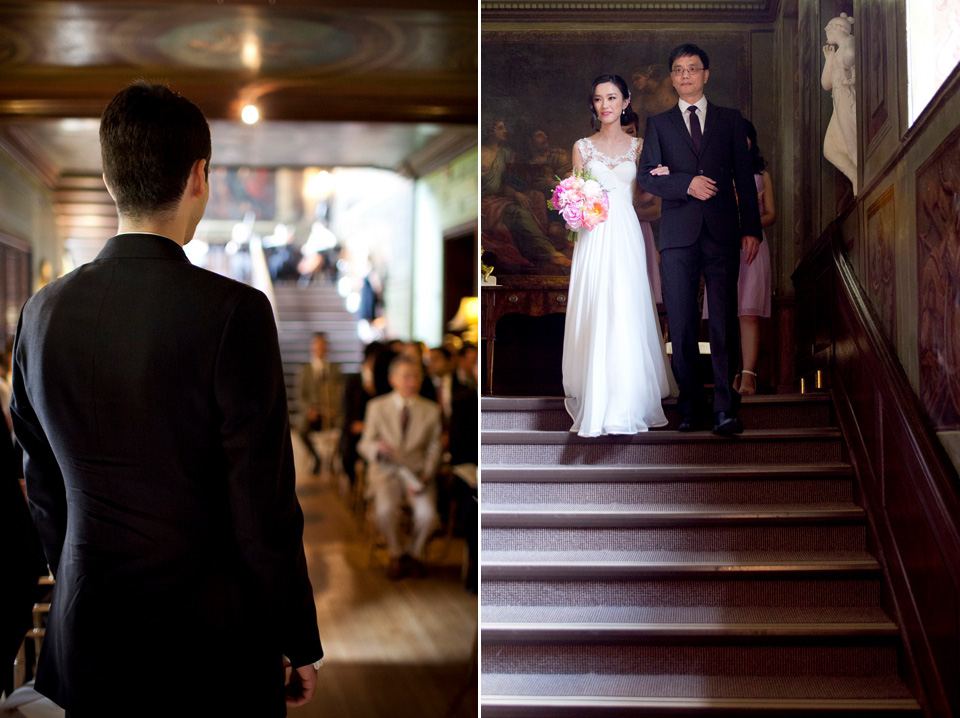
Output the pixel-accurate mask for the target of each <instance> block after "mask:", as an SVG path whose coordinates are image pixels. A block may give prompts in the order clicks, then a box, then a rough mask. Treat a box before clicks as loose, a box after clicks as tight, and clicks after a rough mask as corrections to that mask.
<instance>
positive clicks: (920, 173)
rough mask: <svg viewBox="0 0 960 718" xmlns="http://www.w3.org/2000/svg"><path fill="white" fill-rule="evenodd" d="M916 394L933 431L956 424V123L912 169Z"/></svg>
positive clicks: (959, 341)
mask: <svg viewBox="0 0 960 718" xmlns="http://www.w3.org/2000/svg"><path fill="white" fill-rule="evenodd" d="M916 188H917V189H916V192H917V199H916V215H917V225H916V232H917V234H916V240H917V279H918V288H919V296H918V302H917V305H918V306H917V310H918V315H917V323H918V326H917V349H918V358H919V369H920V371H919V387H920V397H921V399H922V400H923V404H924V406H925V407H926V409H927V412H928V413H929V415H930V418H931V420H932V421H933V425H934V427H935V428H936V429H937V430H948V429H960V376H957V373H956V369H957V367H960V312H958V311H957V304H956V296H957V293H958V292H960V263H958V261H957V256H958V253H960V236H958V232H957V227H958V226H960V208H958V206H957V200H956V198H957V196H958V194H960V127H958V128H957V129H955V130H954V131H953V132H952V133H950V135H949V136H948V137H947V138H946V139H945V140H944V141H943V142H942V143H941V144H940V146H939V147H938V148H937V149H936V150H934V151H933V153H931V155H930V157H929V158H928V159H927V160H926V161H925V162H924V163H923V164H922V165H921V166H920V167H919V168H918V169H917V172H916Z"/></svg>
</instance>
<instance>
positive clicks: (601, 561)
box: [480, 395, 920, 718]
mask: <svg viewBox="0 0 960 718" xmlns="http://www.w3.org/2000/svg"><path fill="white" fill-rule="evenodd" d="M667 414H668V417H669V418H670V419H671V426H676V423H677V419H678V417H677V415H676V408H675V406H673V405H668V407H667ZM741 416H742V417H743V420H744V423H745V425H746V427H747V430H746V431H745V432H744V434H743V435H742V436H740V437H737V438H734V439H730V438H722V437H716V436H713V435H712V434H711V433H709V432H694V433H690V434H680V433H678V432H676V431H672V430H670V429H669V428H668V429H667V430H655V431H651V432H648V433H646V434H640V435H637V436H633V437H601V438H596V439H582V438H580V437H578V436H576V435H573V434H571V433H570V432H569V427H570V419H569V417H568V416H567V414H566V412H565V411H564V410H563V405H562V401H561V400H559V399H540V398H531V399H524V398H497V397H492V398H484V399H483V401H482V420H481V421H482V424H481V426H482V432H481V460H482V462H483V464H482V466H483V474H482V488H481V507H482V508H481V521H482V523H481V526H482V529H481V594H480V596H481V715H482V716H483V717H484V718H499V717H501V716H613V715H617V716H620V715H634V714H636V715H644V716H657V715H727V716H735V715H777V716H786V715H817V716H827V715H844V716H853V715H864V716H866V715H878V714H880V715H919V714H920V707H919V705H918V703H917V701H916V700H914V698H913V696H912V695H911V692H910V690H909V689H908V687H907V684H906V683H905V681H904V679H903V676H902V675H901V672H902V666H903V664H904V660H903V655H902V646H901V641H900V634H899V631H898V628H897V626H896V625H895V624H894V622H893V621H892V620H891V618H890V616H889V615H888V614H887V612H886V611H885V610H884V608H883V596H884V578H883V574H882V572H881V568H880V565H879V563H878V562H877V560H876V558H875V557H874V556H873V555H872V554H871V553H870V547H869V546H868V544H867V535H866V517H865V514H864V512H863V509H862V508H861V507H860V506H859V505H858V504H857V503H856V500H855V491H854V475H853V471H852V468H851V466H850V464H849V463H848V462H847V461H846V460H845V458H844V447H843V441H842V437H841V435H840V433H839V430H838V429H837V428H836V427H835V426H834V423H833V421H832V406H831V403H830V399H829V397H828V396H825V395H801V396H782V395H781V396H756V397H747V398H745V400H744V404H743V407H742V409H741Z"/></svg>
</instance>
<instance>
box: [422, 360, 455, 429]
mask: <svg viewBox="0 0 960 718" xmlns="http://www.w3.org/2000/svg"><path fill="white" fill-rule="evenodd" d="M427 380H428V381H430V383H432V384H433V389H434V392H435V393H436V396H437V403H438V404H440V408H441V409H443V416H444V419H446V420H447V421H449V420H450V411H451V403H452V399H453V355H452V354H451V353H450V350H449V349H447V348H446V347H434V348H433V349H431V350H430V354H429V355H428V358H427Z"/></svg>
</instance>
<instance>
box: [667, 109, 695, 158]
mask: <svg viewBox="0 0 960 718" xmlns="http://www.w3.org/2000/svg"><path fill="white" fill-rule="evenodd" d="M667 114H668V115H669V116H670V121H671V122H672V123H673V124H674V126H675V127H676V128H677V132H679V133H680V136H681V137H682V138H683V139H684V141H685V142H686V143H687V147H689V148H690V151H691V152H693V154H694V155H696V154H697V150H696V148H695V147H694V146H693V138H692V137H691V136H690V130H688V129H687V125H686V123H685V122H684V121H683V113H682V112H680V105H674V106H673V109H672V110H670V111H669V112H668V113H667ZM700 150H701V151H703V141H702V140H701V142H700Z"/></svg>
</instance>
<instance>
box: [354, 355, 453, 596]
mask: <svg viewBox="0 0 960 718" xmlns="http://www.w3.org/2000/svg"><path fill="white" fill-rule="evenodd" d="M389 377H390V386H391V387H393V391H391V392H390V393H389V394H385V395H383V396H380V397H377V398H376V399H371V400H370V403H369V404H368V405H367V412H366V417H365V419H364V425H363V435H362V436H361V438H360V443H359V445H358V447H357V448H358V450H359V452H360V455H361V456H363V457H364V458H365V459H366V460H367V461H368V462H369V466H370V468H369V473H368V475H369V487H368V494H369V495H370V496H372V497H373V501H374V510H375V513H376V519H377V527H378V528H379V529H380V532H381V533H382V534H383V537H384V539H386V542H387V550H388V551H389V554H390V564H389V566H388V568H387V576H388V577H389V578H391V579H394V580H395V579H398V578H402V577H403V576H404V575H413V576H423V575H424V566H423V551H424V547H425V546H426V543H427V539H428V538H429V537H430V532H431V531H433V528H434V526H435V525H436V522H437V497H436V486H435V484H434V475H435V474H436V472H437V466H438V465H439V463H440V454H441V450H442V444H441V430H442V417H441V412H440V405H439V404H437V403H436V402H435V401H430V400H429V399H424V398H423V397H422V396H420V395H419V391H420V384H421V382H422V381H423V369H422V367H421V366H420V365H418V364H417V363H416V362H414V361H412V360H411V359H409V358H407V357H406V356H403V355H400V356H398V357H397V358H396V359H394V360H393V362H392V363H391V365H390V374H389ZM404 501H406V502H407V503H408V504H409V505H410V507H411V509H413V534H412V536H411V537H410V541H409V543H408V545H407V547H406V551H404V549H403V548H402V547H401V542H400V532H399V527H400V509H401V506H402V505H403V502H404Z"/></svg>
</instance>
